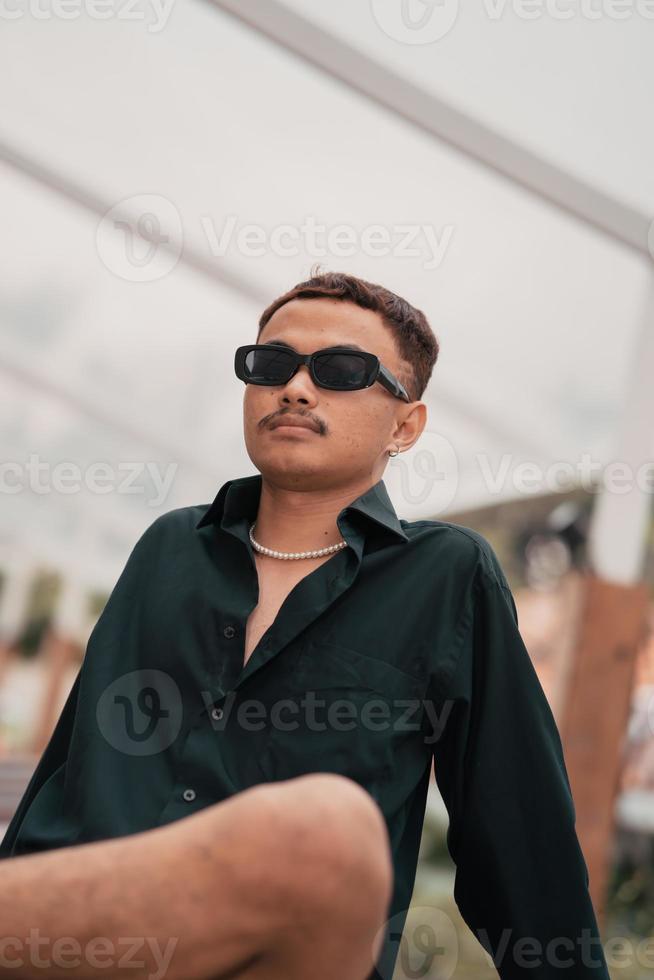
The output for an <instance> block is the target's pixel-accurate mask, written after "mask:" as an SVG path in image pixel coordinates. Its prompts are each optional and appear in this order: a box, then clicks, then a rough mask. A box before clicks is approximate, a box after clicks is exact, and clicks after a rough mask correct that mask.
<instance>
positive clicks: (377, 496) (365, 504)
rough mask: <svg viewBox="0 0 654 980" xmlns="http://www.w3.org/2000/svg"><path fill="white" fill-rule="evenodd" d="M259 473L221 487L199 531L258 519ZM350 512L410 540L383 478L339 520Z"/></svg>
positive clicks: (375, 529) (376, 529)
mask: <svg viewBox="0 0 654 980" xmlns="http://www.w3.org/2000/svg"><path fill="white" fill-rule="evenodd" d="M261 484H262V477H261V474H260V473H255V474H254V475H253V476H243V477H239V478H238V479H234V480H228V481H227V482H226V483H224V484H223V485H222V487H221V488H220V490H219V491H218V493H217V494H216V497H215V499H214V501H213V503H212V504H211V505H210V506H209V507H208V509H207V510H206V511H205V513H204V514H203V516H202V517H201V518H200V520H199V521H198V523H197V524H196V530H199V529H200V528H202V527H204V526H205V525H207V524H218V525H219V526H220V527H225V526H226V525H227V524H230V525H233V524H234V523H235V522H236V521H238V520H239V519H242V518H243V517H247V518H248V520H249V521H250V523H251V522H252V521H254V520H255V519H256V516H257V510H258V508H259V499H260V496H261ZM348 511H353V512H355V513H357V514H361V515H363V517H364V519H365V523H366V525H367V526H368V527H369V528H370V530H372V531H373V532H374V533H379V532H380V531H384V530H386V531H388V532H390V534H391V535H392V536H393V537H394V538H395V540H396V541H399V540H401V541H408V540H409V539H408V537H407V535H406V534H405V532H404V530H403V529H402V525H401V524H400V521H399V519H398V516H397V514H396V513H395V509H394V507H393V504H392V503H391V499H390V497H389V496H388V491H387V490H386V485H385V484H384V481H383V480H382V479H380V480H378V481H377V483H375V484H373V486H371V487H369V488H368V490H365V491H364V492H363V493H362V494H360V495H359V496H358V497H356V498H355V499H354V500H353V501H352V503H350V504H347V505H346V506H345V507H343V508H342V510H340V511H339V514H338V518H337V520H338V519H340V518H341V517H342V516H345V517H347V516H348V514H347V512H348Z"/></svg>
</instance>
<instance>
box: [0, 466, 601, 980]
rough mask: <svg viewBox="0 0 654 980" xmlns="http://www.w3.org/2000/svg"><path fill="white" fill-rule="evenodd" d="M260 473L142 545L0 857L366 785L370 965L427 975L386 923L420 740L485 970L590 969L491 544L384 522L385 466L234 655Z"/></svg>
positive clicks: (531, 693)
mask: <svg viewBox="0 0 654 980" xmlns="http://www.w3.org/2000/svg"><path fill="white" fill-rule="evenodd" d="M260 492H261V476H260V475H259V474H256V475H254V476H248V477H245V478H242V479H236V480H229V481H228V482H227V483H225V484H224V485H223V486H222V487H221V489H220V491H219V492H218V494H217V496H216V498H215V500H214V502H213V504H211V506H210V507H208V508H207V505H203V506H191V507H182V508H178V509H175V510H172V511H169V512H168V513H166V514H163V515H161V516H160V517H158V518H157V519H156V520H155V521H154V522H153V523H152V524H151V525H150V527H149V528H148V529H147V530H146V531H145V533H144V534H143V535H142V536H141V538H140V539H139V540H138V542H137V543H136V545H135V547H134V549H133V551H132V553H131V554H130V556H129V559H128V561H127V564H126V566H125V568H124V570H123V572H122V573H121V575H120V578H119V579H118V582H117V583H116V586H115V588H114V590H113V592H112V594H111V596H110V597H109V600H108V602H107V604H106V606H105V608H104V610H103V612H102V614H101V616H100V618H99V620H98V622H97V624H96V626H95V628H94V629H93V632H92V634H91V636H90V639H89V642H88V646H87V649H86V653H85V657H84V661H83V663H82V665H81V667H80V670H79V672H78V674H77V676H76V679H75V682H74V684H73V687H72V689H71V692H70V695H69V696H68V699H67V701H66V704H65V706H64V708H63V711H62V713H61V716H60V718H59V720H58V723H57V725H56V728H55V731H54V733H53V735H52V737H51V739H50V741H49V743H48V746H47V748H46V749H45V751H44V753H43V755H42V757H41V759H40V761H39V764H38V766H37V768H36V770H35V772H34V775H33V776H32V779H31V780H30V783H29V785H28V787H27V789H26V791H25V794H24V796H23V799H22V800H21V802H20V805H19V807H18V809H17V811H16V813H15V815H14V817H13V819H12V821H11V823H10V825H9V827H8V829H7V833H6V835H5V838H4V840H3V842H2V844H1V845H0V856H1V857H9V856H10V855H21V854H28V853H32V852H36V851H42V850H46V849H49V848H56V847H63V846H66V845H71V844H77V843H82V842H87V841H94V840H100V839H103V838H110V837H119V836H122V835H126V834H132V833H136V832H139V831H143V830H147V829H148V828H152V827H157V826H160V825H163V824H167V823H169V822H171V821H173V820H178V819H180V818H182V817H185V816H187V815H189V814H191V813H193V812H195V811H197V810H200V809H201V808H203V807H207V806H210V805H211V804H213V803H218V802H220V801H221V800H225V799H227V798H229V797H230V796H232V795H233V794H234V793H238V792H240V791H241V790H244V789H246V788H247V787H249V786H252V785H254V784H257V783H261V782H266V781H270V780H284V779H290V778H292V777H294V776H298V775H300V774H301V773H308V772H316V771H327V772H335V773H341V774H343V775H345V776H349V777H350V778H352V779H353V780H356V782H358V783H360V784H361V785H362V786H363V787H365V788H366V790H368V792H369V793H370V794H371V795H372V796H373V797H374V799H375V800H376V801H377V803H378V804H379V806H380V807H381V809H382V811H383V814H384V816H385V819H386V823H387V827H388V833H389V835H390V841H391V846H392V851H393V861H394V870H395V886H394V894H393V899H392V904H391V907H390V909H389V916H388V918H389V926H388V927H387V930H386V941H385V944H384V947H383V949H382V952H381V954H380V957H379V959H378V961H377V967H378V970H379V973H374V974H372V976H374V977H377V976H381V977H382V978H383V980H390V978H391V974H392V967H393V963H394V961H395V959H396V957H397V955H398V952H401V955H402V956H403V957H405V959H404V960H403V968H404V969H405V971H407V972H406V973H405V975H415V976H418V975H421V976H422V975H424V974H423V973H413V974H411V973H410V972H408V971H410V970H412V969H415V967H416V964H417V963H418V964H419V962H420V957H419V954H418V953H417V951H416V949H415V948H413V949H412V945H413V944H412V943H411V937H407V939H405V944H406V943H407V940H408V945H407V946H406V948H405V949H404V950H403V951H400V942H399V940H400V936H399V933H400V932H401V929H402V927H403V925H404V922H405V917H406V913H407V910H408V907H409V903H410V900H411V896H412V891H413V885H414V879H415V872H416V864H417V857H418V846H419V843H420V838H421V831H422V826H423V818H424V811H425V801H426V796H427V789H428V784H429V779H430V771H431V764H432V758H433V760H434V765H435V775H436V779H437V782H438V786H439V788H440V791H441V793H442V796H443V799H444V801H445V804H446V806H447V810H448V813H449V829H448V836H447V844H448V848H449V851H450V853H451V855H452V858H453V860H454V862H455V864H456V879H455V886H454V897H455V899H456V902H457V905H458V907H459V909H460V911H461V913H462V915H463V918H464V919H465V921H466V922H467V924H468V926H469V927H470V928H471V929H472V930H473V932H474V933H475V935H476V936H477V938H478V939H479V941H480V942H481V944H482V945H483V946H484V947H485V948H486V950H487V951H488V952H490V953H491V954H492V955H493V954H496V966H497V969H498V972H499V974H500V976H501V977H502V978H513V977H521V978H524V977H531V978H533V980H545V978H552V977H557V978H559V980H561V978H563V977H565V978H566V980H567V978H573V977H574V980H584V978H590V977H592V978H594V980H600V978H601V980H606V978H608V976H609V974H608V971H607V968H606V962H605V959H604V955H603V951H602V948H601V944H600V941H599V937H598V931H597V922H596V919H595V915H594V912H593V907H592V905H591V901H590V897H589V892H588V872H587V868H586V864H585V861H584V857H583V854H582V852H581V849H580V846H579V841H578V838H577V835H576V831H575V810H574V806H573V801H572V797H571V793H570V786H569V782H568V776H567V772H566V768H565V764H564V758H563V752H562V746H561V741H560V738H559V733H558V730H557V728H556V725H555V722H554V718H553V715H552V713H551V711H550V708H549V705H548V702H547V700H546V698H545V695H544V693H543V690H542V687H541V685H540V683H539V681H538V678H537V675H536V673H535V670H534V667H533V665H532V663H531V660H530V657H529V654H528V652H527V650H526V648H525V646H524V643H523V641H522V638H521V636H520V633H519V631H518V622H517V614H516V607H515V604H514V601H513V596H512V594H511V592H510V589H509V586H508V584H507V581H506V578H505V576H504V573H503V571H502V569H501V567H500V564H499V561H498V559H497V556H496V555H495V553H494V551H493V549H492V547H491V545H490V544H489V543H488V541H487V540H486V539H485V538H484V537H483V536H482V535H481V534H479V533H478V532H475V531H473V530H471V529H469V528H466V527H462V526H459V525H456V524H452V523H448V522H446V521H439V520H424V521H405V520H399V519H398V517H397V515H396V513H395V510H394V508H393V506H392V503H391V501H390V499H389V496H388V493H387V491H386V487H385V485H384V483H383V481H382V480H379V482H377V483H376V484H375V485H374V486H372V487H370V489H368V490H367V491H366V492H365V493H362V494H361V495H360V496H359V497H357V498H356V500H354V501H353V502H352V503H351V504H349V505H348V506H347V507H344V508H343V509H342V510H341V511H340V513H339V515H338V519H337V522H338V528H339V531H340V532H341V534H342V536H343V538H344V539H345V540H346V541H347V544H348V547H346V548H343V549H342V550H341V551H338V552H336V553H335V554H334V555H332V556H331V557H330V558H329V559H328V560H327V561H326V562H324V563H323V564H322V565H320V566H319V567H317V568H315V569H314V570H313V571H311V572H309V573H308V574H307V575H306V576H305V577H304V578H303V579H302V580H301V581H300V582H299V583H298V584H297V585H296V586H295V587H294V588H293V589H292V591H291V592H290V594H289V595H288V596H287V598H286V600H285V601H284V603H283V605H282V607H281V609H280V610H279V613H278V615H277V617H276V619H275V621H274V623H273V624H272V625H271V626H270V627H269V628H268V629H267V630H266V632H265V633H264V635H263V636H262V638H261V639H260V641H259V643H258V644H257V646H256V648H255V649H254V651H253V652H252V655H251V656H250V658H249V659H248V662H247V663H246V664H245V666H243V659H244V637H245V625H246V621H247V617H248V614H249V613H250V611H251V610H252V609H253V608H254V606H255V605H256V603H257V601H258V592H259V586H258V578H257V573H256V566H255V562H254V556H253V551H252V547H251V545H250V542H249V539H248V527H249V524H250V523H251V522H252V521H253V520H254V519H255V518H256V514H257V508H258V502H259V497H260ZM292 873H293V869H292V867H290V868H289V874H292ZM548 944H550V945H549V946H548ZM409 951H411V952H410V960H409V958H408V955H409ZM416 956H418V959H417V960H416ZM572 964H574V965H572Z"/></svg>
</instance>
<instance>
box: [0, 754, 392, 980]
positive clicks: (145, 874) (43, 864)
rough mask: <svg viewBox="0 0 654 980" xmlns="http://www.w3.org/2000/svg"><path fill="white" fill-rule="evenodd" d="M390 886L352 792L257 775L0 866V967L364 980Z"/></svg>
mask: <svg viewBox="0 0 654 980" xmlns="http://www.w3.org/2000/svg"><path fill="white" fill-rule="evenodd" d="M391 888H392V864H391V855H390V848H389V842H388V836H387V833H386V827H385V824H384V822H383V817H382V815H381V811H380V810H379V808H378V807H377V804H376V803H375V802H374V800H373V799H372V797H370V796H369V795H368V794H367V793H366V792H365V791H364V790H363V789H362V788H361V787H360V786H358V785H357V784H356V783H354V782H353V781H352V780H349V779H346V778H344V777H341V776H337V775H332V774H328V773H319V774H312V775H306V776H301V777H299V778H297V779H292V780H287V781H285V782H279V783H267V784H261V785H259V786H254V787H252V788H251V789H249V790H246V791H244V792H242V793H239V794H237V795H236V796H233V797H231V798H230V799H229V800H226V801H224V802H223V803H219V804H216V805H214V806H211V807H207V808H206V809H204V810H201V811H200V812H199V813H196V814H193V815H191V816H189V817H186V818H184V819H183V820H178V821H176V822H175V823H172V824H168V825H166V826H165V827H157V828H154V829H152V830H148V831H146V832H144V833H139V834H131V835H129V836H127V837H121V838H114V839H112V840H107V841H98V842H95V843H90V844H80V845H76V846H73V847H65V848H59V849H57V850H54V851H47V852H45V853H41V854H30V855H26V856H23V857H17V858H9V859H7V860H4V861H2V862H0V976H12V977H15V978H17V980H33V978H37V977H38V978H42V977H48V978H50V977H52V978H62V977H75V978H77V980H80V978H86V977H89V978H96V977H97V976H98V975H100V974H102V975H103V976H105V977H109V976H123V975H126V971H127V972H128V973H129V976H130V977H133V978H142V977H149V978H151V980H161V978H163V977H164V976H165V977H166V980H228V978H229V980H232V978H235V980H236V978H238V980H273V978H280V980H281V978H283V980H305V978H306V977H309V976H310V977H311V978H312V980H334V978H335V977H338V980H365V978H366V976H367V974H368V973H369V972H370V970H371V969H372V965H373V962H374V959H375V957H376V955H377V953H378V949H379V947H378V945H377V944H376V943H375V936H376V934H377V932H378V930H379V929H380V928H381V926H382V925H383V923H384V920H385V918H386V915H387V911H388V905H389V902H390V896H391ZM30 930H32V931H33V933H38V938H39V939H40V942H41V945H40V947H39V948H38V949H36V950H35V948H34V943H35V941H36V940H35V939H34V938H33V939H32V943H33V945H32V946H30V945H29V944H28V942H27V940H28V937H29V936H30ZM63 937H68V940H67V942H66V943H65V944H64V945H62V943H64V940H63ZM57 940H59V941H60V942H59V945H57ZM374 943H375V944H374ZM373 944H374V945H373ZM74 950H76V951H77V957H75V955H74V952H73V951H74ZM37 957H40V959H41V962H42V964H43V965H41V966H38V965H36V963H37V962H38V960H37ZM17 963H19V964H20V965H18V966H17V965H16V964H17ZM46 963H47V964H48V965H47V966H46ZM109 963H110V964H111V965H112V966H113V969H112V968H111V967H109V968H108V964H109ZM137 964H140V965H137ZM122 967H124V969H123V968H122Z"/></svg>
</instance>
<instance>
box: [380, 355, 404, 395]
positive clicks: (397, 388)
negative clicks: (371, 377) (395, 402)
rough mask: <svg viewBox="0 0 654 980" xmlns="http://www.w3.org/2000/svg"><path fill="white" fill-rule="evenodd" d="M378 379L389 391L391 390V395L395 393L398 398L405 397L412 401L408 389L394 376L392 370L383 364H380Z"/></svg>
mask: <svg viewBox="0 0 654 980" xmlns="http://www.w3.org/2000/svg"><path fill="white" fill-rule="evenodd" d="M378 380H379V381H380V382H381V383H382V384H383V386H384V388H386V389H387V391H390V393H391V395H395V396H396V397H397V398H403V399H404V401H406V402H410V401H411V399H410V398H409V396H408V394H407V392H406V389H405V388H404V387H403V386H402V385H401V384H400V382H399V381H398V380H397V378H394V377H393V375H392V374H391V372H390V371H388V370H387V369H386V368H385V367H384V365H383V364H380V365H379V375H378Z"/></svg>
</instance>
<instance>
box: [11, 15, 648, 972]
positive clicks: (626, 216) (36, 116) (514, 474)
mask: <svg viewBox="0 0 654 980" xmlns="http://www.w3.org/2000/svg"><path fill="white" fill-rule="evenodd" d="M0 20H1V21H2V30H1V31H0V82H1V83H2V89H3V91H4V93H5V99H4V102H3V110H2V116H1V121H0V206H1V208H2V217H3V220H2V223H1V226H0V270H1V273H0V832H3V831H4V826H5V825H6V824H7V822H8V820H9V819H10V817H11V814H12V813H13V810H14V809H15V806H16V804H17V802H18V800H19V798H20V796H21V794H22V791H23V789H24V788H25V786H26V784H27V781H28V779H29V777H30V775H31V772H32V771H33V768H34V766H35V764H36V761H37V760H38V757H39V755H40V754H41V752H42V751H43V749H44V747H45V745H46V744H47V741H48V739H49V737H50V734H51V732H52V729H53V727H54V724H55V722H56V720H57V718H58V715H59V712H60V710H61V708H62V707H63V704H64V702H65V699H66V696H67V694H68V691H69V690H70V687H71V685H72V682H73V679H74V677H75V675H76V673H77V670H78V669H79V665H80V663H81V661H82V658H83V656H84V651H85V645H86V642H87V639H88V636H89V634H90V631H91V629H92V627H93V625H94V623H95V622H96V620H97V617H98V615H99V614H100V612H101V610H102V608H103V605H104V603H105V602H106V599H107V597H108V595H109V593H110V592H111V589H112V587H113V585H114V583H115V581H116V579H117V578H118V575H119V574H120V571H121V570H122V568H123V566H124V564H125V561H126V559H127V556H128V555H129V552H130V551H131V548H132V547H133V545H134V544H135V542H136V540H137V538H138V537H139V535H140V534H141V533H142V532H143V531H144V530H145V528H146V527H147V526H148V525H149V524H151V523H152V521H153V520H154V519H155V518H156V517H157V516H158V515H159V514H161V513H164V512H165V511H168V510H171V509H173V508H175V507H181V506H185V505H188V504H198V503H207V504H208V503H209V502H210V501H211V500H212V499H213V497H214V496H215V493H216V492H217V490H218V488H219V487H220V486H221V485H222V483H224V482H225V481H226V480H227V479H230V478H232V477H235V476H242V475H247V474H249V473H252V472H254V470H253V467H252V464H251V462H250V460H249V459H248V457H247V455H246V453H245V449H244V446H243V439H242V419H241V409H240V406H241V400H242V396H243V386H242V382H240V381H238V379H237V378H236V377H235V375H234V372H233V352H234V349H235V347H236V346H237V345H239V344H242V343H249V342H253V341H254V339H256V324H257V320H258V317H259V315H260V313H261V311H262V310H263V308H264V307H265V306H266V305H267V304H268V303H269V302H270V301H271V300H272V299H273V298H274V297H276V296H277V295H278V294H280V293H282V292H284V291H285V290H286V289H288V288H290V287H291V286H292V285H294V284H295V283H296V282H298V281H300V280H302V279H305V278H308V276H309V274H310V270H311V267H312V266H313V265H314V264H315V263H316V262H319V263H320V264H321V266H322V267H323V269H325V270H338V271H345V272H352V273H354V274H356V275H359V276H362V277H364V278H366V279H369V280H372V281H373V282H379V283H382V284H384V285H385V286H387V287H389V288H390V289H392V290H394V291H396V292H398V293H399V294H401V295H403V296H404V297H405V298H406V299H408V300H409V301H410V302H411V303H413V304H414V305H415V306H417V307H419V308H420V309H422V310H423V311H424V312H425V313H426V315H427V316H428V318H429V320H430V322H431V324H432V326H433V329H434V331H435V333H436V335H437V336H438V339H439V341H440V344H441V354H440V358H439V361H438V363H437V365H436V368H435V371H434V375H433V377H432V380H431V382H430V385H429V387H428V389H427V392H426V394H425V396H424V401H425V402H426V403H427V405H428V409H429V421H428V423H427V428H426V430H425V432H424V434H423V436H422V438H421V440H420V441H419V442H418V443H417V444H416V446H415V447H414V448H413V449H412V450H411V451H409V452H407V453H405V454H403V455H402V456H401V457H398V458H395V459H391V460H389V465H388V467H387V470H386V473H385V476H384V480H385V483H386V486H387V488H388V491H389V493H390V495H391V499H392V500H393V503H394V506H395V508H396V510H397V512H398V515H399V516H401V517H404V518H406V519H409V520H417V519H421V518H428V519H442V520H448V521H454V522H456V523H460V524H464V525H466V526H469V527H473V528H476V529H478V530H479V531H481V532H482V533H483V534H485V535H486V536H487V537H488V539H489V540H490V541H491V543H492V545H493V546H494V548H495V549H496V551H497V553H498V556H499V557H500V560H501V562H502V564H503V567H504V568H505V570H506V573H507V576H508V578H509V581H510V583H511V586H512V589H513V591H514V595H515V598H516V604H517V607H518V615H519V625H520V629H521V632H522V635H523V637H524V639H525V642H526V644H527V647H528V649H529V652H530V654H531V657H532V659H533V662H534V665H535V667H536V670H537V672H538V675H539V677H540V680H541V683H542V684H543V687H544V689H545V692H546V694H547V697H548V699H549V702H550V705H551V707H552V709H553V711H554V714H555V717H556V720H557V723H558V725H559V727H560V731H561V734H562V738H563V742H564V748H565V752H566V762H567V765H568V769H569V772H570V776H571V781H572V785H573V792H574V795H575V802H576V807H577V817H578V829H579V834H580V838H581V840H582V845H583V847H584V851H585V853H586V856H587V861H588V864H589V869H590V875H591V888H592V890H593V899H594V902H595V905H596V908H597V910H598V916H599V918H600V922H601V928H602V935H603V939H604V941H605V948H606V953H607V959H608V961H609V965H610V968H611V971H612V975H614V976H620V977H624V978H625V980H643V978H645V977H651V976H654V947H652V944H651V943H650V944H649V945H648V944H647V941H648V940H649V939H651V937H652V936H653V935H654V849H653V840H654V638H653V635H654V634H653V631H652V623H653V622H654V612H653V600H654V545H653V529H652V489H653V487H654V424H653V420H654V385H652V377H654V231H653V226H652V217H653V216H654V130H653V128H652V126H651V123H650V118H651V109H650V103H651V92H652V91H653V90H654V59H653V58H652V57H651V52H652V49H653V45H654V5H652V3H650V2H648V0H633V2H630V0H619V2H618V0H576V2H575V0H559V2H557V3H555V2H552V0H543V2H542V3H539V2H538V0H522V2H520V0H511V2H509V0H506V2H502V0H484V2H482V3H481V4H475V5H472V4H468V5H467V7H466V8H465V9H464V8H463V6H462V5H461V4H459V3H458V2H455V0H429V2H428V0H370V2H367V0H366V2H364V0H360V2H359V0H355V2H352V0H347V2H346V0H331V2H330V4H321V3H318V2H317V0H303V2H302V3H300V0H285V2H280V0H267V2H264V0H245V2H240V3H237V2H236V0H225V2H223V0H214V2H212V0H184V2H182V0H138V2H136V3H135V2H133V0H130V2H129V3H128V2H127V0H108V2H105V3H102V4H101V3H99V2H98V0H38V2H37V0H2V8H1V10H0ZM648 93H650V94H648ZM236 407H238V410H236ZM446 829H447V815H446V813H445V810H444V807H443V804H442V801H441V799H440V795H439V793H438V790H437V788H436V785H435V782H434V780H433V778H432V786H431V790H430V798H429V807H428V812H427V816H426V820H425V828H424V835H423V846H422V851H421V861H420V867H419V872H418V878H417V882H416V889H415V893H414V901H413V905H414V913H413V914H412V916H411V918H410V920H409V923H408V925H407V935H408V937H409V943H410V944H411V942H412V941H413V940H412V935H413V933H412V930H413V931H414V933H415V930H417V929H418V925H419V923H420V921H421V916H423V917H424V914H425V911H426V910H429V909H430V908H434V907H438V908H441V909H444V910H445V911H446V912H447V914H448V915H449V916H450V917H451V918H452V920H453V921H454V922H455V923H456V926H457V930H458V942H459V945H460V956H459V967H458V971H459V972H457V974H456V975H457V976H462V977H464V976H465V977H475V978H479V980H484V978H485V977H493V976H495V975H496V974H495V971H494V970H493V969H492V968H491V967H490V966H489V964H488V960H487V958H486V957H485V955H484V954H483V951H482V950H481V948H480V947H479V945H478V943H477V942H476V940H475V939H474V937H473V936H472V934H471V933H470V932H469V931H468V930H467V928H466V927H465V924H464V923H462V921H461V919H460V916H459V915H458V911H457V909H456V906H455V904H454V901H453V899H452V897H451V896H452V885H453V874H454V869H453V866H452V863H451V860H450V858H449V855H448V853H447V849H446V845H445V832H446ZM417 948H419V945H418V946H417ZM435 969H436V968H435V967H434V970H435ZM403 970H404V971H405V972H402V971H403ZM396 975H397V976H402V977H404V976H405V975H406V976H409V975H412V976H416V975H418V974H416V973H413V974H411V973H410V972H408V969H407V964H406V962H405V963H404V965H403V962H402V959H401V958H400V960H399V961H398V966H397V971H396ZM420 975H423V976H426V975H429V976H430V977H433V978H436V977H438V973H437V972H433V971H432V972H431V973H429V974H427V973H422V974H420Z"/></svg>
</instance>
